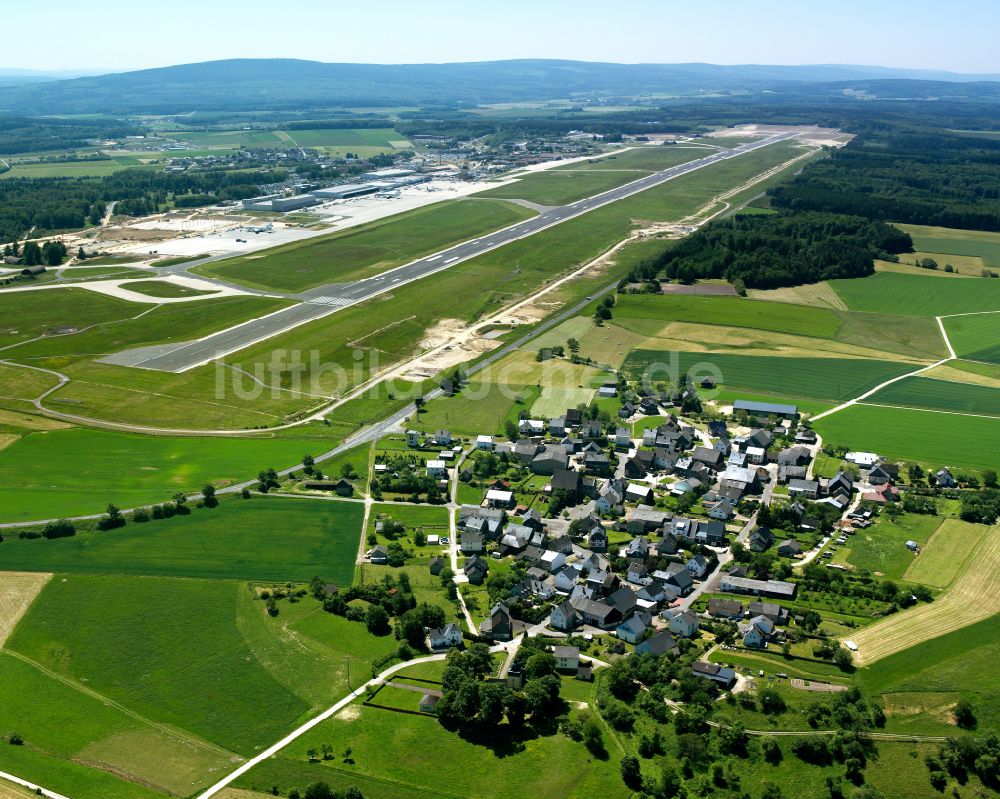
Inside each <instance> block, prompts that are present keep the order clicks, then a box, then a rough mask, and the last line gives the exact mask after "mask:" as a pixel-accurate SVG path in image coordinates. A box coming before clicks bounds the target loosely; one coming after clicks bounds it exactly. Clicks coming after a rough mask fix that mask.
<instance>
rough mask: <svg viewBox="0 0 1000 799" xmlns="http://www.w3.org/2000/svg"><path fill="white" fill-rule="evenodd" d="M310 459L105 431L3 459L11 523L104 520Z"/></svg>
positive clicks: (0, 485) (291, 445)
mask: <svg viewBox="0 0 1000 799" xmlns="http://www.w3.org/2000/svg"><path fill="white" fill-rule="evenodd" d="M302 455H303V444H302V442H301V441H295V440H285V439H250V438H242V439H241V438H171V437H169V436H138V435H129V434H126V433H113V432H110V431H104V430H83V429H71V430H51V431H38V432H34V433H31V434H30V435H27V436H24V437H23V438H21V439H19V440H18V441H16V442H14V443H13V444H12V445H11V446H9V447H7V448H6V449H4V450H2V451H0V498H2V502H0V507H2V508H3V510H2V511H0V515H2V519H3V520H4V521H19V520H31V519H45V518H51V517H54V516H73V515H79V514H87V513H100V512H102V511H103V510H104V508H105V506H106V505H107V504H108V503H109V502H113V503H115V504H116V505H118V506H119V507H122V508H127V507H133V506H135V505H143V504H151V503H156V502H163V501H165V500H168V499H170V497H172V496H173V495H174V494H175V493H176V492H178V491H195V490H198V489H200V488H201V487H202V486H203V485H205V484H206V483H208V482H211V483H214V484H215V485H221V484H225V483H231V482H238V481H239V480H241V479H248V478H250V477H252V476H254V475H256V474H257V472H258V471H259V470H260V469H263V468H265V467H268V466H275V467H281V466H287V465H288V464H290V463H295V462H296V461H298V460H299V459H300V458H301V457H302Z"/></svg>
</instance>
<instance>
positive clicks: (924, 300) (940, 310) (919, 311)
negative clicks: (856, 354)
mask: <svg viewBox="0 0 1000 799" xmlns="http://www.w3.org/2000/svg"><path fill="white" fill-rule="evenodd" d="M830 285H831V286H832V287H833V289H834V290H835V291H836V292H837V294H839V295H840V297H841V299H842V300H843V301H844V302H845V303H846V304H847V307H848V308H850V309H851V310H852V311H870V312H872V313H887V314H903V315H907V316H945V315H948V314H957V313H971V312H981V311H1000V280H989V279H986V278H982V279H976V280H941V279H939V278H935V277H924V276H922V275H901V274H898V273H896V272H878V273H877V274H874V275H872V276H871V277H865V278H855V279H854V280H831V281H830Z"/></svg>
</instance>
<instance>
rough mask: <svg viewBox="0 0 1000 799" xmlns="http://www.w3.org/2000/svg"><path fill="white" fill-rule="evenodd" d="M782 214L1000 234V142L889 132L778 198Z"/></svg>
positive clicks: (818, 166) (809, 172)
mask: <svg viewBox="0 0 1000 799" xmlns="http://www.w3.org/2000/svg"><path fill="white" fill-rule="evenodd" d="M770 196H771V205H772V206H773V207H775V208H785V209H794V210H802V211H826V212H833V213H840V214H853V215H857V216H863V217H867V218H868V219H881V220H891V221H894V222H906V223H910V224H915V225H935V226H941V227H953V228H969V229H973V230H992V231H996V230H1000V140H997V139H995V138H992V139H991V138H980V137H977V136H975V135H970V134H955V133H951V132H949V131H945V130H938V129H924V128H914V127H897V126H887V128H886V129H883V130H881V131H876V130H869V131H865V132H864V133H862V135H860V136H858V137H857V138H856V139H854V140H853V141H852V142H851V143H850V144H849V145H847V146H846V147H844V148H843V149H842V150H839V151H836V152H834V153H832V154H831V156H830V157H829V158H827V159H824V160H823V161H820V162H817V163H815V164H812V165H811V166H810V167H809V168H807V169H805V170H803V172H802V174H801V175H800V176H798V177H797V178H795V179H794V180H792V181H791V182H789V183H787V184H785V185H782V186H778V187H776V188H774V189H772V190H771V192H770Z"/></svg>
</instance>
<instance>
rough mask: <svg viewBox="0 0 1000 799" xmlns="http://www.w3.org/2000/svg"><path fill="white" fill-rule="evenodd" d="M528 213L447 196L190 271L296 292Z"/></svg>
mask: <svg viewBox="0 0 1000 799" xmlns="http://www.w3.org/2000/svg"><path fill="white" fill-rule="evenodd" d="M533 215H534V212H532V211H530V210H528V209H527V208H524V207H522V206H520V205H515V204H513V203H507V202H497V201H480V200H463V201H457V200H454V201H447V202H441V203H435V204H434V205H428V206H425V207H423V208H417V209H415V210H413V211H408V212H406V213H403V214H398V215H396V216H391V217H386V218H385V219H380V220H377V221H375V222H370V223H368V224H365V225H358V226H357V227H353V228H348V229H347V230H344V231H341V232H338V233H333V234H331V235H329V236H322V237H319V238H315V239H307V240H305V241H301V242H295V243H292V244H285V245H282V246H280V247H275V248H273V249H271V250H266V251H264V252H262V253H255V254H253V255H247V256H240V257H238V258H231V259H227V260H225V261H214V262H212V263H209V264H205V265H203V266H200V267H196V268H195V270H194V271H195V272H198V273H200V274H203V275H210V276H214V277H219V278H223V279H225V280H233V281H236V282H239V283H243V284H245V285H248V286H252V287H254V288H263V289H276V290H280V291H294V292H298V291H304V290H306V289H309V288H314V287H316V286H321V285H323V284H324V283H334V282H347V281H351V280H359V279H361V278H364V277H370V276H371V275H376V274H378V273H379V272H384V271H385V270H386V269H391V268H392V267H395V266H399V265H400V264H404V263H407V262H409V261H412V260H414V259H416V258H420V257H422V256H424V255H428V254H430V253H432V252H436V251H437V250H440V249H443V248H445V247H448V246H450V245H452V244H456V243H458V242H460V241H464V240H466V239H471V238H475V237H476V236H481V235H484V234H486V233H488V232H490V231H493V230H497V229H499V228H502V227H507V226H508V225H512V224H514V223H515V222H519V221H521V220H523V219H528V218H529V217H531V216H533Z"/></svg>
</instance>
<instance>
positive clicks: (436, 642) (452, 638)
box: [427, 624, 462, 650]
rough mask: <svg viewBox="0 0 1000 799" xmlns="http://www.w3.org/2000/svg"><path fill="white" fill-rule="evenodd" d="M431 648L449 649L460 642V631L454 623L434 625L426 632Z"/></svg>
mask: <svg viewBox="0 0 1000 799" xmlns="http://www.w3.org/2000/svg"><path fill="white" fill-rule="evenodd" d="M427 639H428V642H429V643H430V647H431V649H435V650H437V649H450V648H451V647H454V646H458V645H459V644H461V643H462V631H461V630H460V629H459V628H458V625H456V624H447V625H445V626H444V627H436V628H434V629H432V630H431V631H430V632H429V633H428V634H427Z"/></svg>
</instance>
